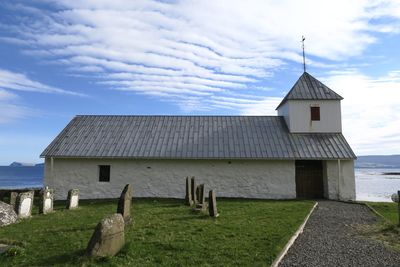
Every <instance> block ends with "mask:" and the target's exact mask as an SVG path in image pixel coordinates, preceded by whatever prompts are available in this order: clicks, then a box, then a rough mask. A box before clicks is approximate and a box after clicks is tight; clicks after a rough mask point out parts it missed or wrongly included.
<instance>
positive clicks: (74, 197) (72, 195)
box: [67, 189, 79, 210]
mask: <svg viewBox="0 0 400 267" xmlns="http://www.w3.org/2000/svg"><path fill="white" fill-rule="evenodd" d="M78 207H79V189H71V190H69V191H68V198H67V209H69V210H72V209H77V208H78Z"/></svg>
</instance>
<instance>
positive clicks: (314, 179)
mask: <svg viewBox="0 0 400 267" xmlns="http://www.w3.org/2000/svg"><path fill="white" fill-rule="evenodd" d="M296 194H297V197H298V198H323V197H324V186H323V165H322V161H320V160H297V161H296Z"/></svg>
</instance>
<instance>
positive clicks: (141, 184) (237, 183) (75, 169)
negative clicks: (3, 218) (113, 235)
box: [45, 158, 296, 199]
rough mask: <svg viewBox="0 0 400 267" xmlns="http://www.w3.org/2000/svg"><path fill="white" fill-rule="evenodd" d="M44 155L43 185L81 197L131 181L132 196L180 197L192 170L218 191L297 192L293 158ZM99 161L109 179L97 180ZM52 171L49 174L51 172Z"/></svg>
mask: <svg viewBox="0 0 400 267" xmlns="http://www.w3.org/2000/svg"><path fill="white" fill-rule="evenodd" d="M50 162H51V160H50V159H46V166H45V185H48V186H49V187H50V188H54V189H55V198H56V199H66V197H67V192H68V190H69V189H72V188H77V189H79V190H80V198H83V199H87V198H116V197H119V195H120V194H121V191H122V189H123V187H124V185H125V184H127V183H131V184H132V185H133V191H134V196H135V197H171V198H184V196H185V177H186V176H195V177H196V182H197V184H200V183H205V186H206V191H207V192H208V190H209V189H215V190H216V191H217V196H220V197H243V198H268V199H290V198H295V197H296V186H295V163H294V161H290V160H288V161H283V160H281V161H267V160H231V161H230V162H231V163H229V161H228V160H133V159H132V160H129V159H109V160H108V159H58V158H56V159H54V161H53V170H51V166H50V165H51V163H50ZM98 165H111V181H110V182H99V181H98V172H99V170H98ZM51 173H53V177H51V175H50V174H51Z"/></svg>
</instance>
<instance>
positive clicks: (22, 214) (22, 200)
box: [15, 191, 35, 218]
mask: <svg viewBox="0 0 400 267" xmlns="http://www.w3.org/2000/svg"><path fill="white" fill-rule="evenodd" d="M34 194H35V192H34V191H28V192H23V193H20V194H18V197H17V202H16V207H15V208H16V212H17V214H18V217H19V218H28V217H30V216H31V214H32V207H33V197H34Z"/></svg>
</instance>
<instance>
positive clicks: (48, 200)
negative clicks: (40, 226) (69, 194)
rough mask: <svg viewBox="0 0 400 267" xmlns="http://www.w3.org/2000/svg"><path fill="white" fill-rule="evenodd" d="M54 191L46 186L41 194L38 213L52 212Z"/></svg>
mask: <svg viewBox="0 0 400 267" xmlns="http://www.w3.org/2000/svg"><path fill="white" fill-rule="evenodd" d="M53 202H54V190H53V189H49V187H48V186H46V187H45V188H44V189H43V190H42V192H41V201H40V206H39V213H43V214H47V213H49V212H52V211H53Z"/></svg>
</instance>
